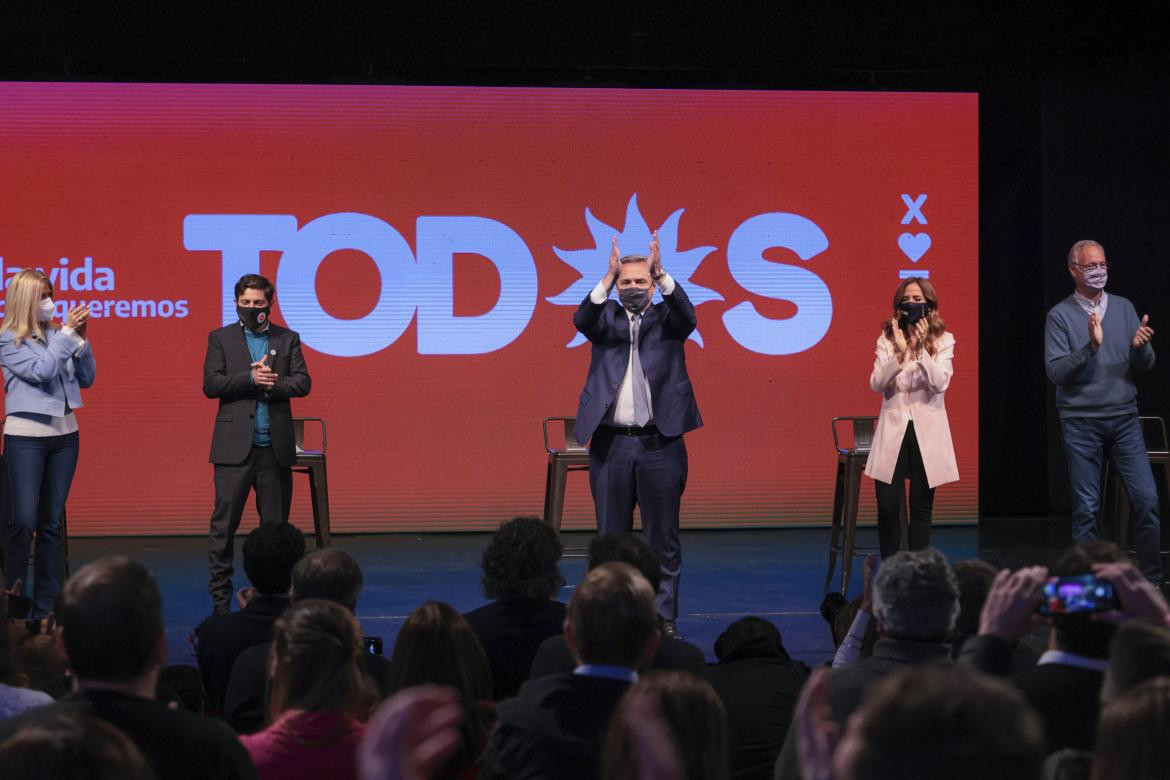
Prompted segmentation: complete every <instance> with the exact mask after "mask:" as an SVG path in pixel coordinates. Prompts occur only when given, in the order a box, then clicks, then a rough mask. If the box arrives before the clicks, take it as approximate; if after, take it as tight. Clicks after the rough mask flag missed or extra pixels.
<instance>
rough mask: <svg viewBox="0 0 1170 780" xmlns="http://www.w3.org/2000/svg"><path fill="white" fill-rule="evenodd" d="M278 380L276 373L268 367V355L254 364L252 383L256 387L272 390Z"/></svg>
mask: <svg viewBox="0 0 1170 780" xmlns="http://www.w3.org/2000/svg"><path fill="white" fill-rule="evenodd" d="M277 379H278V377H277V375H276V372H275V371H273V370H272V369H271V368H269V367H268V356H267V355H265V356H264V357H262V358H260V359H259V360H257V361H256V362H255V363H253V364H252V382H253V383H254V384H255V385H256V387H259V388H262V389H264V390H271V389H272V386H273V385H275V384H276V380H277Z"/></svg>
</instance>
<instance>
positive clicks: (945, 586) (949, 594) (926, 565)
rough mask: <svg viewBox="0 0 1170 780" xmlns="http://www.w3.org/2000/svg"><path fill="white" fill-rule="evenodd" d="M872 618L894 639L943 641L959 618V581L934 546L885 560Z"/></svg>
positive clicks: (874, 593)
mask: <svg viewBox="0 0 1170 780" xmlns="http://www.w3.org/2000/svg"><path fill="white" fill-rule="evenodd" d="M873 616H874V617H875V618H876V619H877V621H878V624H879V625H880V626H881V630H882V634H883V635H884V636H888V637H890V638H893V639H914V640H918V641H922V642H941V641H942V640H943V639H945V638H946V636H947V635H948V634H949V633H950V632H951V630H952V629H953V628H954V627H955V620H956V619H957V618H958V617H959V581H958V580H957V579H956V578H955V572H954V571H953V570H952V569H951V565H950V563H948V562H947V558H946V556H945V555H943V554H942V553H941V552H939V551H938V550H936V549H934V548H933V547H928V548H926V549H925V550H920V551H918V552H908V551H905V550H904V551H902V552H899V553H897V554H895V555H892V556H890V557H889V558H886V559H885V560H884V561H882V566H881V568H880V569H879V570H878V573H877V579H875V580H874V583H873Z"/></svg>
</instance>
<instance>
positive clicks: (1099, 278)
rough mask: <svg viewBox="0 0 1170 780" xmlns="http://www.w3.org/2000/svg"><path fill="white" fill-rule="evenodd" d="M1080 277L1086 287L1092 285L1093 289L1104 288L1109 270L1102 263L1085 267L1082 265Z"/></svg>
mask: <svg viewBox="0 0 1170 780" xmlns="http://www.w3.org/2000/svg"><path fill="white" fill-rule="evenodd" d="M1081 278H1082V279H1084V280H1085V286H1086V287H1092V288H1093V289H1094V290H1104V289H1105V282H1107V281H1109V271H1108V269H1106V268H1105V266H1103V265H1100V266H1095V267H1093V268H1087V269H1086V268H1083V267H1082V268H1081Z"/></svg>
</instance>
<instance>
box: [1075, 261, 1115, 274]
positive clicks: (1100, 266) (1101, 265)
mask: <svg viewBox="0 0 1170 780" xmlns="http://www.w3.org/2000/svg"><path fill="white" fill-rule="evenodd" d="M1073 266H1074V267H1076V268H1079V269H1081V272H1082V273H1084V272H1085V271H1097V270H1101V271H1104V270H1105V269H1107V268H1108V267H1109V264H1108V263H1093V264H1092V265H1081V264H1080V263H1073Z"/></svg>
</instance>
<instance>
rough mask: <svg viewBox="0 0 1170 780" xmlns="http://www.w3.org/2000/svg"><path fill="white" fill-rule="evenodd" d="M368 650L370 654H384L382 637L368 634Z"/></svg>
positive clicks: (366, 639) (366, 641) (366, 640)
mask: <svg viewBox="0 0 1170 780" xmlns="http://www.w3.org/2000/svg"><path fill="white" fill-rule="evenodd" d="M365 643H366V652H367V653H369V654H370V655H382V637H380V636H368V637H366V638H365Z"/></svg>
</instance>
